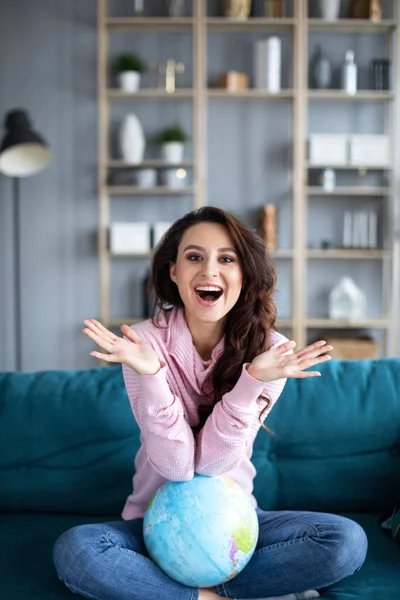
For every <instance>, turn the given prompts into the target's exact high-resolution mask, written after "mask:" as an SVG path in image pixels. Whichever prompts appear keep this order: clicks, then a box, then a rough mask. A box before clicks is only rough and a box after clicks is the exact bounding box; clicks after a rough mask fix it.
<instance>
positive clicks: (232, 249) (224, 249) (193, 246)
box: [183, 244, 236, 254]
mask: <svg viewBox="0 0 400 600" xmlns="http://www.w3.org/2000/svg"><path fill="white" fill-rule="evenodd" d="M186 250H201V251H203V252H205V248H203V247H202V246H196V245H195V244H191V245H190V246H186V248H185V249H184V250H183V251H184V252H186ZM218 252H233V253H234V254H236V250H235V249H234V248H218Z"/></svg>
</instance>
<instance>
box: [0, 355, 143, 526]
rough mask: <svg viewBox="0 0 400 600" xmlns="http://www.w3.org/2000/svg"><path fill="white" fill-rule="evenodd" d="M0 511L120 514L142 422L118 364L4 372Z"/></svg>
mask: <svg viewBox="0 0 400 600" xmlns="http://www.w3.org/2000/svg"><path fill="white" fill-rule="evenodd" d="M0 415H1V416H0V511H14V510H15V511H26V510H34V511H37V512H55V513H78V514H79V513H81V514H88V515H90V514H99V515H101V514H114V515H118V516H119V515H120V513H121V510H122V507H123V503H124V501H125V499H126V497H127V496H128V494H130V493H131V491H132V474H133V460H134V456H135V454H136V452H137V450H138V449H139V444H140V439H139V429H138V426H137V425H136V422H135V420H134V418H133V415H132V411H131V408H130V405H129V400H128V397H127V394H126V391H125V386H124V382H123V379H122V373H121V368H120V367H110V368H109V369H105V368H96V369H89V370H83V371H44V372H38V373H8V374H0Z"/></svg>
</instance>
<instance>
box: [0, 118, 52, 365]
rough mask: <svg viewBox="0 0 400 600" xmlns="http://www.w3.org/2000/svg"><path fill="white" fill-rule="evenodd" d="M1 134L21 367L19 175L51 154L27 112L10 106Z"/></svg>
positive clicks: (39, 168) (40, 164) (37, 166)
mask: <svg viewBox="0 0 400 600" xmlns="http://www.w3.org/2000/svg"><path fill="white" fill-rule="evenodd" d="M4 126H5V134H4V137H3V139H2V141H1V144H0V173H3V174H4V175H6V176H7V177H12V200H13V254H14V303H15V313H14V314H15V370H16V371H20V370H21V368H22V335H21V257H20V242H19V233H20V186H19V180H20V177H29V176H30V175H35V174H36V173H39V172H40V171H42V170H43V169H44V168H45V167H46V166H47V165H48V164H49V162H50V159H51V154H50V151H49V149H48V147H47V144H46V142H45V141H44V140H43V138H42V137H41V136H40V135H39V134H38V133H36V132H35V131H33V129H32V127H31V124H30V121H29V116H28V114H27V113H26V112H25V111H23V110H11V111H10V112H8V113H7V115H6V117H5V121H4Z"/></svg>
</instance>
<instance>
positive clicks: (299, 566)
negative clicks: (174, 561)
mask: <svg viewBox="0 0 400 600" xmlns="http://www.w3.org/2000/svg"><path fill="white" fill-rule="evenodd" d="M257 514H258V519H259V526H260V533H259V539H258V543H257V546H256V550H255V552H254V554H253V556H252V558H251V560H250V561H249V563H248V564H247V566H246V567H245V568H244V569H243V571H242V572H241V573H239V575H237V576H236V577H235V578H234V579H231V580H230V581H228V582H227V583H224V584H221V585H219V586H217V592H218V594H219V595H220V596H222V597H229V598H265V597H268V596H280V595H284V594H289V593H292V592H302V591H305V590H308V589H314V590H318V589H321V588H325V587H328V586H329V585H331V584H333V583H335V582H337V581H339V580H341V579H343V578H344V577H347V576H348V575H352V574H353V573H354V572H355V571H357V570H358V569H359V568H360V567H361V565H362V564H363V562H364V560H365V556H366V553H367V537H366V535H365V533H364V530H363V529H362V528H361V527H360V526H359V525H358V524H357V523H355V522H354V521H351V520H350V519H346V518H345V517H339V516H337V515H331V514H325V513H316V512H295V511H268V512H264V511H261V510H258V511H257ZM142 526H143V521H142V519H134V520H131V521H115V522H111V523H101V524H100V523H99V524H94V525H79V526H77V527H73V528H72V529H69V530H68V531H66V532H65V533H63V534H62V535H61V536H60V537H59V538H58V540H57V541H56V543H55V546H54V552H53V558H54V565H55V568H56V571H57V574H58V576H59V578H60V579H61V581H63V582H64V583H65V585H66V586H67V587H68V588H69V589H70V590H71V591H72V592H75V593H77V594H81V595H82V596H84V597H85V598H92V599H93V598H94V599H96V600H154V599H158V598H164V599H166V600H197V598H198V594H199V591H198V589H196V588H191V587H186V586H184V585H181V584H180V583H177V582H175V581H173V580H172V579H170V578H169V577H168V576H167V575H165V573H163V572H162V571H161V570H160V569H159V568H158V566H157V565H156V564H154V562H153V561H152V560H151V559H150V558H149V556H148V554H147V552H146V548H145V545H144V542H143V535H142Z"/></svg>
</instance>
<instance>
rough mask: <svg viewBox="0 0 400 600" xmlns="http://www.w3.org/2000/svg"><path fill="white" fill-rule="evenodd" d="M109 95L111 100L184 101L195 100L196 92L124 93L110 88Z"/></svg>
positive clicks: (141, 91) (145, 90) (148, 91)
mask: <svg viewBox="0 0 400 600" xmlns="http://www.w3.org/2000/svg"><path fill="white" fill-rule="evenodd" d="M107 94H108V97H109V98H118V99H122V98H129V99H135V100H140V99H146V98H147V99H149V98H159V99H162V100H175V99H176V98H179V99H183V98H193V95H194V90H193V89H190V88H186V89H183V88H182V89H177V90H175V92H172V93H168V92H166V91H165V90H164V89H157V88H154V89H152V88H147V89H146V88H142V89H140V90H138V91H137V92H123V91H122V90H120V89H118V88H114V89H113V88H109V89H108V90H107Z"/></svg>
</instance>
